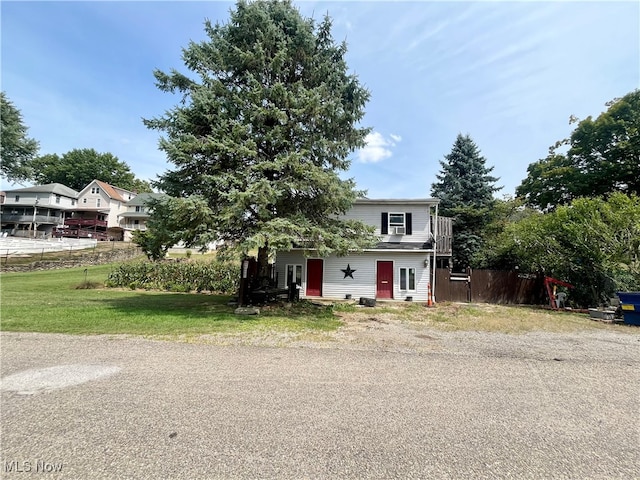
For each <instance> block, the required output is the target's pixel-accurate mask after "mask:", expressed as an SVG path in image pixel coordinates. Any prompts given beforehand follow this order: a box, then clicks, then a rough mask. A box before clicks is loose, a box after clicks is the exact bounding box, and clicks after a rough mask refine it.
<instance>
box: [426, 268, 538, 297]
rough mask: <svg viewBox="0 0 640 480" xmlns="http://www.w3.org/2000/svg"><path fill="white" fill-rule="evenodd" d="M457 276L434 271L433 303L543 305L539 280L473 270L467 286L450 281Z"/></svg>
mask: <svg viewBox="0 0 640 480" xmlns="http://www.w3.org/2000/svg"><path fill="white" fill-rule="evenodd" d="M460 275H461V274H457V275H456V274H451V273H450V272H449V270H448V269H436V288H435V296H436V301H440V302H444V301H449V302H467V301H471V302H478V303H496V304H524V305H541V304H544V303H546V297H545V293H544V285H543V280H542V277H539V276H536V275H530V274H521V273H519V272H517V271H499V270H473V271H471V272H470V280H471V281H470V283H469V284H467V282H464V281H460V280H451V278H452V277H453V278H455V277H459V276H460Z"/></svg>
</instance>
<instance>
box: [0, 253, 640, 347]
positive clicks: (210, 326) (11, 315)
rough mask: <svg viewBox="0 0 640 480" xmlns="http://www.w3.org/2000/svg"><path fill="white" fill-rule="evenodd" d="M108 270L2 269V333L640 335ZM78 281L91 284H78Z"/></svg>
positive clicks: (570, 321)
mask: <svg viewBox="0 0 640 480" xmlns="http://www.w3.org/2000/svg"><path fill="white" fill-rule="evenodd" d="M112 268H113V267H112V266H110V265H102V266H95V267H89V268H87V269H86V270H85V269H84V268H73V269H60V270H48V271H36V272H27V273H2V274H1V275H0V295H1V296H0V302H1V310H0V330H3V331H14V332H17V331H21V332H45V333H68V334H129V335H142V336H153V337H158V338H180V339H189V338H194V337H198V336H202V335H208V334H231V335H243V334H246V333H251V334H254V335H255V334H258V335H269V334H272V333H275V334H280V333H286V334H294V335H295V336H297V337H304V338H309V339H314V338H318V339H323V338H325V339H326V338H328V337H327V334H328V335H329V336H331V335H330V334H331V333H332V332H335V331H336V330H338V329H339V328H340V327H341V326H343V325H344V326H348V325H351V326H353V325H357V324H362V325H366V324H367V322H369V321H376V322H382V323H395V324H403V325H405V326H407V327H408V328H410V329H416V330H424V329H435V330H442V331H463V330H467V331H480V332H501V333H509V334H519V333H527V332H532V331H548V332H571V331H589V330H593V329H612V330H616V331H625V332H628V333H633V334H640V329H638V328H635V327H629V326H626V325H614V324H604V323H601V322H596V321H593V320H591V319H590V318H589V317H588V315H585V314H577V313H559V312H552V311H549V310H543V309H539V308H528V307H510V306H501V305H487V304H481V305H468V304H455V303H439V304H438V305H437V306H436V307H435V308H425V307H424V305H423V304H421V303H406V302H397V303H388V302H379V303H378V306H377V307H375V308H358V307H357V306H355V305H353V304H347V303H343V302H340V303H337V304H336V305H335V306H334V307H333V308H332V307H331V306H325V307H318V306H315V305H312V304H310V303H309V302H304V301H303V302H300V303H297V304H293V305H281V306H269V307H266V308H261V314H260V315H259V316H238V315H235V314H234V313H233V311H234V307H232V306H228V305H227V303H228V301H229V297H225V296H220V295H207V294H197V293H193V294H189V293H171V292H154V291H144V290H125V289H111V288H105V287H103V285H104V282H105V281H106V279H107V276H108V275H109V272H110V271H111V269H112ZM83 286H89V287H96V288H81V287H83Z"/></svg>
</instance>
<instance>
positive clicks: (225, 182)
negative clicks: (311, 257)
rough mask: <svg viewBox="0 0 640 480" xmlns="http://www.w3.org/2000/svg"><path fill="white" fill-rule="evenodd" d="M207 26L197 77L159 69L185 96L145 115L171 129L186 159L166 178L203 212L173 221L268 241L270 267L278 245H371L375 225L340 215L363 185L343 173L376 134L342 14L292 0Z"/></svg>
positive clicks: (216, 234) (162, 82) (174, 148)
mask: <svg viewBox="0 0 640 480" xmlns="http://www.w3.org/2000/svg"><path fill="white" fill-rule="evenodd" d="M205 32H206V34H207V37H208V38H207V40H205V41H203V42H201V43H194V42H191V43H190V44H189V46H188V47H187V48H185V49H184V50H183V60H184V63H185V65H186V67H187V68H188V69H189V70H190V71H191V72H192V73H193V75H194V77H195V78H190V77H188V76H187V75H184V74H182V73H179V72H177V71H175V70H173V71H171V73H168V74H167V73H163V72H160V71H156V72H155V76H156V79H157V86H158V88H160V89H161V90H163V91H165V92H171V93H175V92H179V93H181V94H182V102H181V103H180V104H179V105H177V106H176V107H174V108H173V109H172V110H170V111H168V112H166V113H165V114H164V116H162V117H159V118H154V119H147V120H145V124H146V125H147V126H148V127H149V128H152V129H157V130H160V131H162V132H164V133H165V136H164V137H163V138H162V139H161V140H160V148H161V149H162V150H164V151H165V152H166V154H167V156H168V159H169V161H170V162H172V163H173V164H174V165H175V169H173V170H171V171H168V172H166V173H165V174H163V175H161V176H160V178H159V181H158V183H157V184H158V186H159V187H160V188H161V189H162V190H164V191H165V192H166V193H168V194H170V195H172V196H173V197H187V196H192V197H193V198H192V201H191V202H190V203H189V204H190V205H192V206H193V208H194V212H198V214H197V215H196V214H194V219H197V220H194V221H192V222H191V225H184V226H183V228H180V226H179V225H177V224H175V223H176V222H175V221H174V220H176V219H173V220H172V222H171V223H173V224H174V225H173V226H174V228H179V229H180V231H181V236H182V238H181V239H182V240H184V241H185V242H187V244H188V245H197V244H200V245H205V244H206V243H208V242H209V241H212V240H217V239H223V240H226V241H227V242H228V243H230V244H232V245H234V246H236V247H237V248H238V249H239V250H240V251H242V252H248V251H250V250H253V249H258V251H259V254H258V259H259V263H260V265H261V273H262V274H264V272H265V270H264V268H265V267H266V264H267V256H268V253H269V252H270V251H272V250H273V249H286V248H291V247H293V246H294V245H304V246H305V247H306V248H308V249H310V250H314V251H318V252H320V254H321V255H324V254H328V253H330V252H336V253H338V254H340V253H346V252H348V251H349V250H351V249H358V248H361V247H362V246H364V245H366V244H368V243H369V241H370V240H371V235H370V233H371V232H370V229H368V228H367V227H365V226H364V225H363V224H362V223H360V222H355V221H349V222H347V221H340V220H338V219H337V218H336V216H337V215H339V214H341V213H344V212H346V211H347V210H348V209H349V208H350V206H351V204H352V202H353V201H354V200H355V198H356V197H357V196H358V195H360V194H361V193H362V192H358V191H356V190H355V184H354V182H353V180H350V179H349V180H344V179H341V178H340V176H339V172H340V171H342V170H346V169H347V168H348V166H349V160H348V156H349V154H350V153H351V152H352V151H353V150H354V149H356V148H358V147H362V146H364V137H365V135H366V134H367V133H368V131H369V130H368V129H366V128H359V127H358V126H357V124H358V122H359V121H360V120H361V119H362V117H363V115H364V106H365V104H366V102H367V100H368V98H369V93H368V91H367V90H366V89H365V88H363V87H362V86H361V85H360V83H359V81H358V79H357V77H356V76H355V75H352V74H349V73H348V71H347V64H346V62H345V60H344V55H345V53H346V45H345V44H344V43H342V44H336V43H335V42H334V41H333V39H332V36H331V19H330V18H329V17H325V18H324V20H323V21H322V22H320V23H319V24H316V23H315V22H314V20H312V19H306V18H303V17H302V16H301V14H300V13H299V11H298V10H297V9H296V8H295V7H294V6H293V5H292V3H291V1H289V0H284V1H281V0H267V1H260V2H248V1H245V0H241V1H239V2H238V3H237V5H236V8H235V10H234V11H232V12H231V18H230V20H229V21H228V23H225V24H220V23H216V24H215V25H213V24H211V23H210V22H208V21H207V22H206V23H205ZM203 205H204V206H206V208H207V209H208V210H209V214H206V212H204V214H203V211H202V206H203ZM184 208H188V206H185V207H184ZM165 210H166V211H172V209H171V208H166V209H165ZM174 211H175V209H174ZM182 217H183V218H185V219H186V220H185V221H187V222H188V221H189V218H190V217H189V215H183V216H182ZM197 222H200V223H199V224H198V225H195V223H197Z"/></svg>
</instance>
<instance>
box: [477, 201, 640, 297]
mask: <svg viewBox="0 0 640 480" xmlns="http://www.w3.org/2000/svg"><path fill="white" fill-rule="evenodd" d="M496 229H497V228H496ZM478 263H479V264H480V265H481V266H488V267H489V268H491V267H493V268H496V267H497V268H501V269H513V268H519V269H520V271H525V272H544V273H545V274H546V275H550V276H552V277H556V278H559V279H562V280H564V281H567V282H569V283H571V284H573V285H575V287H576V288H575V289H574V290H572V291H571V298H572V300H573V301H575V302H577V304H578V305H582V306H597V305H599V304H601V303H605V302H606V301H607V299H609V298H611V297H614V296H615V294H616V292H617V291H635V290H640V197H637V196H633V195H632V196H627V195H624V194H622V193H613V194H612V195H611V196H609V198H607V199H602V198H579V199H576V200H574V201H573V202H572V203H571V204H570V205H566V206H560V207H558V208H557V209H555V210H554V211H553V212H549V213H544V214H543V213H541V212H532V213H529V214H528V215H526V216H524V217H523V218H521V219H519V220H517V221H514V222H511V223H506V224H505V225H503V230H502V232H500V233H496V235H494V236H493V238H491V239H490V240H489V241H488V242H487V248H486V249H485V251H484V252H483V258H482V259H478Z"/></svg>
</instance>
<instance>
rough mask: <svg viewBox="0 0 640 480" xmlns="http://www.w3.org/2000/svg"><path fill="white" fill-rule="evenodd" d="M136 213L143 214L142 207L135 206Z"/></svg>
mask: <svg viewBox="0 0 640 480" xmlns="http://www.w3.org/2000/svg"><path fill="white" fill-rule="evenodd" d="M136 212H144V209H143V208H142V207H139V206H137V207H136Z"/></svg>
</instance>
